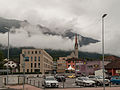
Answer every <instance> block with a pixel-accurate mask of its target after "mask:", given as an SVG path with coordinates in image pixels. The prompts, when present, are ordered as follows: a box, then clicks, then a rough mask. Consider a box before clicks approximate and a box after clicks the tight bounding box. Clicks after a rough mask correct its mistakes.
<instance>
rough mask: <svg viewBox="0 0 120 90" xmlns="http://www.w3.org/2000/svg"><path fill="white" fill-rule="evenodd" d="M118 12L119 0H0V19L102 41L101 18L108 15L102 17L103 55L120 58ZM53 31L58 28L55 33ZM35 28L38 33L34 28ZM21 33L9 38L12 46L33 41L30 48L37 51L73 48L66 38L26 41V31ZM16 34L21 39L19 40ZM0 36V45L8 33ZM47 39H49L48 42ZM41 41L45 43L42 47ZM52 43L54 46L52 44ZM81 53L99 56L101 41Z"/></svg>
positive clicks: (40, 37) (119, 14) (119, 13)
mask: <svg viewBox="0 0 120 90" xmlns="http://www.w3.org/2000/svg"><path fill="white" fill-rule="evenodd" d="M119 9H120V0H0V16H1V17H5V18H10V19H11V18H13V19H18V20H28V21H29V22H30V23H31V24H33V25H36V24H42V25H45V26H47V27H49V28H50V29H51V30H54V31H56V32H62V30H65V29H69V28H73V29H74V31H75V32H78V33H79V34H81V35H83V36H88V37H93V38H95V39H98V40H101V16H102V15H103V14H104V13H107V14H108V16H107V17H106V18H105V53H110V54H114V55H118V56H120V45H119V44H120V41H119V40H120V30H119V28H120V18H119V16H120V12H119ZM56 28H58V29H57V30H56ZM34 29H35V32H37V29H36V28H34ZM20 30H21V33H18V34H17V35H11V43H13V44H14V45H15V46H22V45H26V46H27V45H32V42H34V45H33V46H36V47H39V48H53V49H54V48H55V49H62V48H63V49H65V50H68V49H73V44H74V42H73V41H71V40H69V39H67V38H66V39H65V40H64V39H63V38H62V37H56V36H44V35H43V36H42V34H40V35H41V36H38V35H37V33H36V34H35V35H34V36H33V37H31V38H28V37H27V36H26V34H25V33H26V32H25V31H24V30H26V28H21V29H20ZM22 30H23V31H22ZM29 30H30V29H29ZM32 30H33V27H32V29H31V31H32ZM39 33H40V32H39ZM19 35H20V36H22V37H18V36H19ZM23 36H24V38H25V39H26V40H28V41H27V42H24V41H23ZM0 37H2V39H0V40H1V42H3V43H4V44H6V43H7V41H5V38H7V33H6V34H4V35H3V34H0ZM43 37H44V38H43ZM38 38H39V39H38ZM49 38H51V39H50V40H48V39H49ZM35 39H36V40H37V42H35ZM2 40H3V41H2ZM41 41H44V43H43V44H41ZM20 42H22V43H21V44H22V45H20ZM55 42H56V44H57V45H55V44H53V43H55ZM48 43H49V44H48ZM63 43H64V45H63ZM55 46H58V47H55ZM80 50H82V51H89V52H99V53H100V52H101V42H100V43H97V44H91V45H88V46H83V47H82V48H80Z"/></svg>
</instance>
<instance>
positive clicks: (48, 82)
mask: <svg viewBox="0 0 120 90" xmlns="http://www.w3.org/2000/svg"><path fill="white" fill-rule="evenodd" d="M42 86H44V87H59V84H58V81H57V80H56V79H55V78H54V77H53V76H48V77H45V79H44V81H43V82H42Z"/></svg>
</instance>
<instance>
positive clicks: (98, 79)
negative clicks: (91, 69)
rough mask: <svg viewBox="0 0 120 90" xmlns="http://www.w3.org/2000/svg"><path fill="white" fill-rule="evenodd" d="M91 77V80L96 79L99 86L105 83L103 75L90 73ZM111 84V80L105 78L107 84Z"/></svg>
mask: <svg viewBox="0 0 120 90" xmlns="http://www.w3.org/2000/svg"><path fill="white" fill-rule="evenodd" d="M89 78H90V79H91V80H93V81H95V82H96V85H97V86H101V85H103V77H102V76H94V75H90V76H89ZM109 84H110V80H109V79H105V85H106V86H109Z"/></svg>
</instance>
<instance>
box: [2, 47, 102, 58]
mask: <svg viewBox="0 0 120 90" xmlns="http://www.w3.org/2000/svg"><path fill="white" fill-rule="evenodd" d="M25 48H26V49H33V48H34V47H20V48H10V50H9V51H10V59H17V60H19V57H20V54H21V51H22V49H25ZM0 50H1V51H2V52H3V55H4V57H5V58H7V49H0ZM45 51H46V52H47V53H49V54H50V55H51V56H52V57H53V58H54V59H55V60H56V59H58V58H59V57H66V56H68V55H70V54H71V52H72V51H64V50H52V49H45ZM101 56H102V55H101V54H98V53H90V52H81V51H79V58H87V59H100V58H101Z"/></svg>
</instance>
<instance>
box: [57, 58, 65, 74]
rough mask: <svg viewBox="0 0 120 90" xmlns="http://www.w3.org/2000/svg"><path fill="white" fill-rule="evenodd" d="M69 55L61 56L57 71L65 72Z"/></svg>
mask: <svg viewBox="0 0 120 90" xmlns="http://www.w3.org/2000/svg"><path fill="white" fill-rule="evenodd" d="M66 59H67V57H59V60H57V73H65V70H66Z"/></svg>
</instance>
